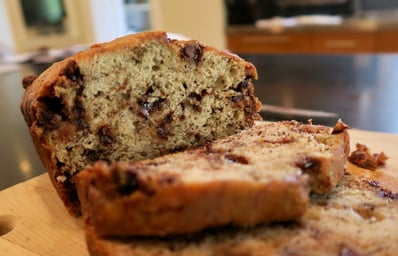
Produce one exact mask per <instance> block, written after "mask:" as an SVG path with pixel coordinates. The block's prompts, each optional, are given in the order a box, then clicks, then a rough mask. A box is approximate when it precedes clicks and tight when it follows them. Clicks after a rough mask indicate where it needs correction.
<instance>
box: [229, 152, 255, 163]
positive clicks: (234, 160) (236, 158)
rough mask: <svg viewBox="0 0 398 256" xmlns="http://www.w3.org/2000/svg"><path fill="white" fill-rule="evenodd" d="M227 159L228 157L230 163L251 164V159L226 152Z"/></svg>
mask: <svg viewBox="0 0 398 256" xmlns="http://www.w3.org/2000/svg"><path fill="white" fill-rule="evenodd" d="M225 159H227V160H228V162H230V163H239V164H249V160H248V159H247V158H246V157H244V156H240V155H234V154H226V155H225Z"/></svg>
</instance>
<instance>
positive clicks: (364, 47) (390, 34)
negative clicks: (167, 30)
mask: <svg viewBox="0 0 398 256" xmlns="http://www.w3.org/2000/svg"><path fill="white" fill-rule="evenodd" d="M227 48H228V49H229V50H230V51H232V52H237V53H308V54H311V53H314V54H346V53H392V52H398V23H397V26H396V27H395V26H389V27H388V28H377V27H373V28H371V29H365V30H364V29H355V28H352V27H350V28H349V29H347V28H344V27H335V28H333V29H322V28H310V29H300V28H298V29H293V30H285V31H280V32H278V33H274V32H272V31H269V30H264V29H263V30H261V29H255V28H239V29H238V30H236V29H230V30H228V31H227Z"/></svg>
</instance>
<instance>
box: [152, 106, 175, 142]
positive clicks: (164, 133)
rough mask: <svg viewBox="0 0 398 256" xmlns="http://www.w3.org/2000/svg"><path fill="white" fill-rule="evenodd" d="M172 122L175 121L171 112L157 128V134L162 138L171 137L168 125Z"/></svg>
mask: <svg viewBox="0 0 398 256" xmlns="http://www.w3.org/2000/svg"><path fill="white" fill-rule="evenodd" d="M172 121H173V112H170V113H168V114H167V115H166V116H165V118H163V120H162V121H161V122H160V123H159V125H158V126H157V127H156V132H157V134H158V135H159V136H160V137H161V138H163V139H167V137H168V136H169V131H168V128H167V124H169V123H171V122H172Z"/></svg>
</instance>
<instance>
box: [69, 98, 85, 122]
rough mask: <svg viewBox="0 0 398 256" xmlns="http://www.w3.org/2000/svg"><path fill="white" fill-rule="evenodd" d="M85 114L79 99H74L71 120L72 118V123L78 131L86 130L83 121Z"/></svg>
mask: <svg viewBox="0 0 398 256" xmlns="http://www.w3.org/2000/svg"><path fill="white" fill-rule="evenodd" d="M85 113H86V110H85V109H84V107H83V103H82V101H81V98H76V99H75V104H74V106H73V108H72V118H73V119H72V120H73V123H74V124H75V125H76V126H77V128H80V129H86V128H88V124H87V122H86V119H85Z"/></svg>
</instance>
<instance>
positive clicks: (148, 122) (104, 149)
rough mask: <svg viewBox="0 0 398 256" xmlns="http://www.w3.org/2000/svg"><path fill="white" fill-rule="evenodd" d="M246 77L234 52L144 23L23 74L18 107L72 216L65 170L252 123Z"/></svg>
mask: <svg viewBox="0 0 398 256" xmlns="http://www.w3.org/2000/svg"><path fill="white" fill-rule="evenodd" d="M256 78H257V73H256V69H255V67H254V66H253V65H252V64H251V63H248V62H246V61H244V60H242V59H241V58H239V57H237V56H235V55H232V54H229V53H227V52H224V51H219V50H217V49H214V48H212V47H210V46H206V45H203V44H201V43H199V42H197V41H195V40H191V41H178V40H171V39H169V38H167V34H166V33H164V32H157V31H155V32H144V33H140V34H134V35H129V36H125V37H122V38H119V39H116V40H114V41H112V42H108V43H103V44H97V45H93V46H92V47H91V48H90V49H88V50H87V51H84V52H81V53H78V54H76V55H74V56H71V57H69V58H66V59H65V60H63V61H61V62H58V63H55V64H53V65H52V66H51V67H50V68H48V69H47V70H46V71H45V72H43V73H42V74H41V75H40V76H39V77H37V78H34V77H32V76H30V77H27V78H26V79H24V80H23V85H24V87H25V88H26V91H25V94H24V96H23V99H22V103H21V110H22V113H23V115H24V117H25V120H26V123H27V125H28V126H29V129H30V133H31V137H32V139H33V142H34V144H35V147H36V149H37V151H38V154H39V156H40V158H41V160H42V162H43V163H44V166H45V168H46V169H47V171H48V172H49V175H50V178H51V180H52V182H53V184H54V186H55V188H56V189H57V192H58V194H59V195H60V197H61V199H62V200H63V202H64V203H65V205H66V207H67V208H68V210H69V211H70V213H71V214H73V215H79V214H80V213H81V212H80V204H79V201H78V198H77V194H76V189H75V184H74V183H73V181H72V177H73V176H74V175H75V174H76V173H78V172H79V171H80V170H81V169H83V168H84V167H85V166H86V165H87V164H90V163H93V162H95V161H96V160H105V161H108V162H111V161H115V160H131V161H136V160H140V159H147V158H154V157H157V156H160V155H163V154H166V153H170V152H175V151H178V150H182V149H185V148H191V147H194V146H198V145H202V144H204V143H206V142H208V141H210V140H213V139H216V138H221V137H225V136H227V135H231V134H234V133H236V132H238V131H240V130H242V129H245V128H248V127H250V126H252V125H253V123H254V120H257V119H259V118H260V116H259V114H258V111H259V110H260V107H261V104H260V102H259V101H258V99H257V98H256V97H255V96H254V94H253V90H254V89H253V84H252V79H256Z"/></svg>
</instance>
